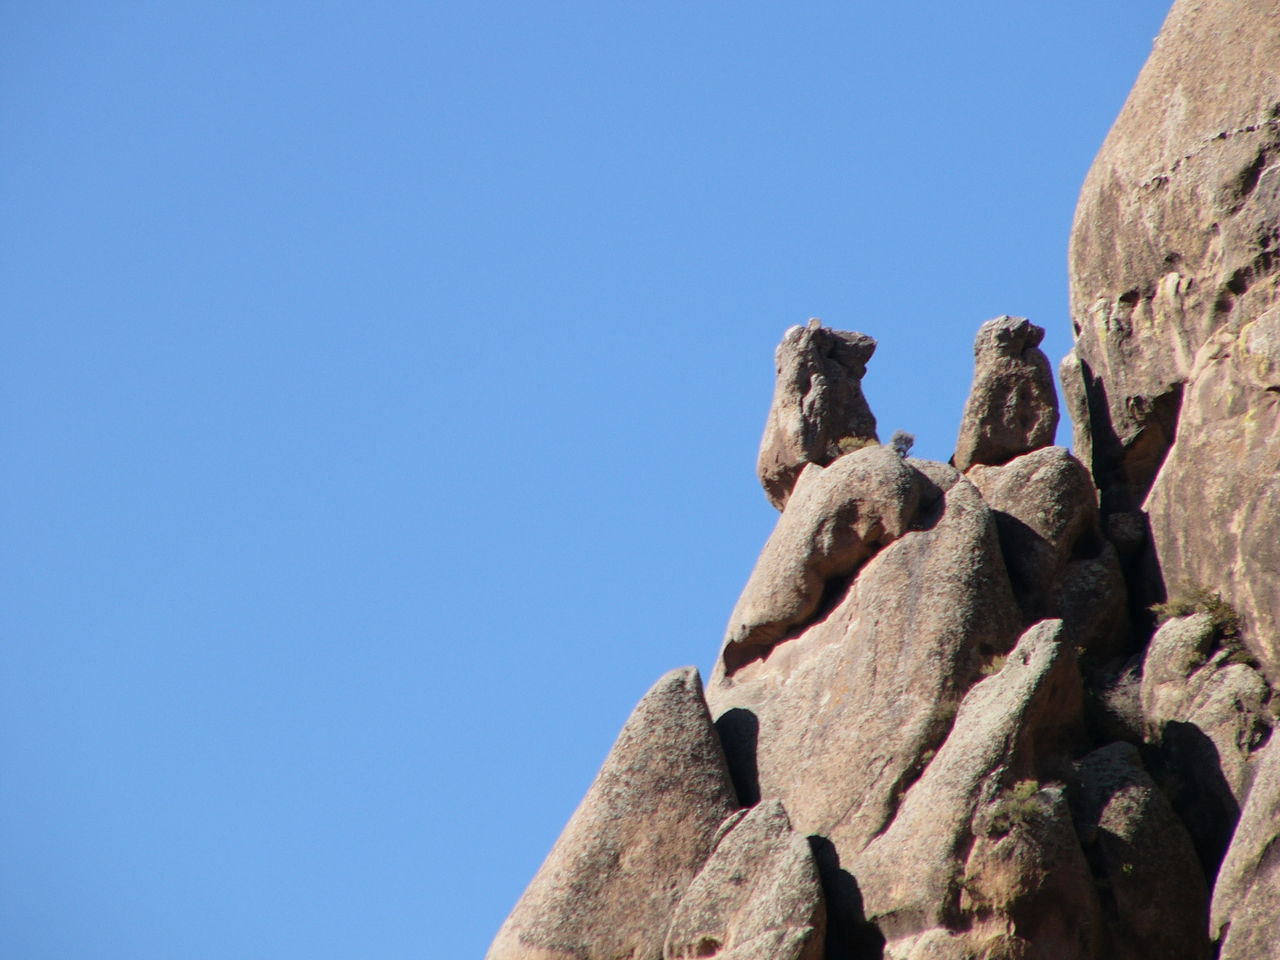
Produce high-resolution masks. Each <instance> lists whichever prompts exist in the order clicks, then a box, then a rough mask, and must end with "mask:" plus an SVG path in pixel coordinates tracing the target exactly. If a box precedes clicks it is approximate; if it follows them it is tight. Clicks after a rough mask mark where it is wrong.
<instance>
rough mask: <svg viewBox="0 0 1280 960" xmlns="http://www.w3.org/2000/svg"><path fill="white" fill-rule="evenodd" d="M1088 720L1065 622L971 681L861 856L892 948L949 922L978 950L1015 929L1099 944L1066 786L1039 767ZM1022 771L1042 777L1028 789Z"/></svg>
mask: <svg viewBox="0 0 1280 960" xmlns="http://www.w3.org/2000/svg"><path fill="white" fill-rule="evenodd" d="M1080 724H1081V685H1080V675H1079V673H1078V672H1077V670H1076V665H1075V656H1074V653H1073V652H1072V649H1071V646H1070V644H1069V643H1068V642H1067V635H1066V631H1065V629H1064V628H1063V624H1062V622H1061V621H1056V620H1046V621H1044V622H1042V623H1040V624H1038V625H1036V626H1035V627H1032V628H1031V629H1030V630H1029V631H1027V633H1026V634H1024V635H1023V636H1022V638H1021V639H1020V640H1019V641H1018V644H1017V646H1015V647H1014V648H1013V650H1012V652H1011V653H1010V654H1009V656H1008V659H1007V661H1006V662H1005V663H1004V665H1003V667H1002V668H1001V669H1000V670H998V671H997V672H996V673H994V674H993V675H992V676H990V677H987V678H986V679H984V680H981V681H980V682H979V683H977V684H976V685H975V686H974V687H973V688H972V689H971V690H970V691H969V692H968V694H967V695H966V696H965V698H964V700H963V702H962V703H961V704H960V708H959V712H958V713H957V715H956V718H955V723H954V725H953V726H952V728H951V731H950V733H949V734H948V736H947V738H946V741H945V743H943V744H942V746H941V747H940V748H939V749H938V751H937V755H936V756H935V757H934V758H933V759H932V761H931V762H930V763H929V764H928V765H927V767H926V768H925V769H924V771H923V773H922V774H921V775H920V778H919V779H918V780H917V781H915V783H913V784H912V785H911V786H910V787H908V788H907V790H906V791H905V793H904V795H903V797H902V800H901V804H900V806H899V808H898V810H897V812H896V816H895V817H894V819H893V822H892V824H890V826H889V827H888V829H886V830H885V831H884V832H883V833H881V834H879V835H878V836H877V837H875V839H873V840H872V841H871V843H870V844H869V845H868V846H867V847H866V848H865V849H864V850H863V851H862V852H860V853H858V854H856V855H855V856H854V857H853V858H852V868H851V869H852V871H853V873H854V875H855V876H856V877H857V878H858V882H859V884H860V886H861V888H862V891H863V897H864V901H865V909H866V913H867V917H868V918H869V919H870V920H872V921H873V922H875V923H876V924H877V925H878V926H879V928H880V930H881V932H882V933H883V934H884V936H885V937H886V938H887V939H888V944H887V953H888V955H889V956H891V957H898V956H902V957H906V956H909V955H911V954H912V952H913V951H914V950H915V948H916V946H917V942H918V940H919V938H920V937H921V936H922V935H924V934H925V933H927V932H928V931H931V930H936V929H939V928H942V929H951V930H952V931H953V936H952V937H951V939H952V940H955V938H956V937H960V939H962V940H963V941H964V943H965V946H966V949H967V950H968V951H971V953H970V954H966V955H973V956H980V955H981V956H985V955H987V954H986V953H985V952H984V951H987V950H988V948H990V947H991V946H992V944H991V941H993V940H997V939H998V940H1001V941H1003V940H1005V939H1006V938H1012V939H1013V940H1016V941H1019V942H1021V943H1022V944H1023V946H1024V947H1026V946H1028V945H1029V944H1031V943H1033V942H1034V943H1036V944H1037V949H1038V950H1040V951H1041V952H1042V954H1043V955H1055V952H1056V954H1057V955H1062V956H1073V957H1074V956H1081V957H1087V956H1091V955H1092V953H1093V943H1094V940H1095V938H1096V936H1097V924H1096V922H1091V920H1090V918H1091V917H1093V918H1095V919H1096V916H1097V913H1098V905H1097V898H1096V896H1095V895H1094V893H1093V886H1092V882H1091V879H1090V876H1089V871H1088V868H1087V866H1086V864H1085V861H1084V857H1083V855H1082V853H1081V852H1080V848H1079V844H1078V842H1077V841H1076V838H1075V834H1074V832H1073V831H1072V829H1071V819H1070V816H1069V814H1068V812H1067V809H1066V805H1065V803H1063V802H1062V798H1061V791H1060V790H1059V791H1056V792H1053V793H1049V792H1042V791H1041V790H1040V785H1039V781H1038V780H1037V779H1036V778H1038V777H1048V776H1051V775H1052V774H1053V773H1055V772H1059V773H1060V772H1062V771H1063V770H1065V769H1066V768H1067V758H1068V756H1069V751H1070V748H1071V745H1072V743H1073V742H1074V740H1075V737H1077V736H1078V735H1079V733H1080ZM1018 781H1024V782H1027V783H1029V784H1031V787H1032V788H1031V789H1028V791H1027V792H1028V796H1026V797H1022V798H1020V799H1017V800H1015V798H1014V796H1013V793H1014V790H1015V784H1016V783H1017V782H1018ZM1006 946H1009V944H1006Z"/></svg>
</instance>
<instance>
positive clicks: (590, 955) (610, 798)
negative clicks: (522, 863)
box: [487, 667, 738, 960]
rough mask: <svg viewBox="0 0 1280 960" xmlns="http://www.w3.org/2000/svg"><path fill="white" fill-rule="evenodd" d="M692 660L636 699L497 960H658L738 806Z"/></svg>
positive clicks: (494, 952) (505, 933)
mask: <svg viewBox="0 0 1280 960" xmlns="http://www.w3.org/2000/svg"><path fill="white" fill-rule="evenodd" d="M737 805H738V804H737V797H736V796H735V794H734V791H733V785H732V783H731V782H730V780H729V774H728V771H727V769H726V767H725V760H724V754H723V752H722V751H721V747H720V741H719V739H718V737H717V736H716V732H715V729H714V728H713V727H712V725H711V718H710V716H709V715H708V713H707V706H706V703H705V701H704V700H703V695H702V682H701V681H700V679H699V678H698V672H697V671H696V670H695V669H693V668H692V667H686V668H684V669H681V670H674V671H672V672H671V673H668V674H667V675H666V676H664V677H663V678H662V679H661V680H659V681H658V682H657V684H656V685H654V687H653V689H652V690H650V691H649V692H648V693H647V694H646V695H645V697H644V698H643V699H642V700H641V701H640V703H639V704H638V705H637V706H636V708H635V711H634V712H633V713H632V714H631V717H630V719H628V720H627V723H626V725H625V726H624V727H623V728H622V732H621V733H620V734H619V735H618V740H617V742H616V743H615V744H614V745H613V749H612V750H611V751H610V752H609V756H608V758H607V759H606V760H605V762H604V766H603V767H601V769H600V772H599V774H598V775H597V776H596V779H595V782H594V783H593V784H592V785H591V788H590V789H589V790H588V791H587V795H586V797H585V798H583V800H582V803H581V804H580V805H579V806H578V809H577V811H576V812H575V813H574V815H573V818H572V819H571V820H570V821H569V824H568V826H566V827H565V828H564V832H563V833H561V834H560V839H559V840H557V841H556V845H555V846H554V847H553V848H552V850H551V853H550V854H549V855H548V857H547V859H546V861H545V862H544V863H543V865H542V867H541V869H539V870H538V873H537V875H536V876H535V877H534V878H533V881H532V882H531V883H530V884H529V888H528V889H527V890H526V891H525V893H524V895H523V896H522V897H521V898H520V901H519V903H517V904H516V907H515V910H513V911H512V913H511V916H510V917H508V919H507V921H506V923H505V924H503V927H502V929H501V930H500V931H499V933H498V936H497V939H496V940H495V941H494V943H493V946H492V947H490V949H489V953H488V955H487V956H488V960H517V958H518V960H630V958H632V957H637V958H638V957H653V958H656V957H659V956H661V954H662V942H663V936H664V934H665V933H666V930H667V926H668V924H669V923H670V920H671V916H672V913H673V912H674V910H675V906H676V903H677V901H678V900H679V898H680V896H681V894H683V893H684V891H685V889H686V888H687V887H688V885H689V884H690V882H691V881H692V880H693V878H694V876H695V875H696V874H697V872H698V870H699V869H700V868H701V867H702V864H703V862H704V861H705V860H706V858H707V855H708V854H709V853H710V852H711V848H712V844H713V843H714V841H715V837H716V832H717V830H718V829H719V827H720V825H721V824H722V823H723V822H724V820H725V818H726V817H728V816H729V814H731V813H732V812H733V811H734V809H735V808H736V807H737Z"/></svg>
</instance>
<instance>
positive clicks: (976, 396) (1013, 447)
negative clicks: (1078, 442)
mask: <svg viewBox="0 0 1280 960" xmlns="http://www.w3.org/2000/svg"><path fill="white" fill-rule="evenodd" d="M1042 339H1044V329H1043V328H1042V327H1037V326H1036V325H1035V324H1034V323H1031V322H1030V321H1029V320H1027V319H1026V318H1025V317H1007V316H1006V317H996V319H994V320H988V321H987V322H986V323H984V324H983V325H982V327H981V329H979V330H978V336H977V339H976V340H975V341H974V344H973V354H974V373H973V386H972V387H970V389H969V399H968V401H967V402H966V403H965V407H964V415H963V417H962V418H961V420H960V436H959V438H958V439H957V440H956V452H955V456H954V457H952V463H954V464H955V466H956V468H957V469H959V470H961V471H967V470H968V469H969V468H970V467H971V466H973V465H974V464H975V463H986V464H1001V463H1007V462H1008V461H1009V460H1012V459H1013V458H1014V457H1016V456H1019V455H1021V454H1024V453H1029V452H1031V451H1032V450H1037V449H1039V448H1040V447H1046V446H1048V445H1049V444H1051V443H1053V439H1054V435H1055V433H1056V432H1057V429H1058V394H1057V391H1056V390H1055V389H1054V386H1053V371H1052V369H1051V368H1050V366H1049V359H1048V358H1047V357H1046V356H1045V355H1044V353H1043V352H1042V351H1041V350H1040V341H1041V340H1042Z"/></svg>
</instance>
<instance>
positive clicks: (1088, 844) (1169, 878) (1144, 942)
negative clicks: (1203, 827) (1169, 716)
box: [1073, 743, 1210, 960]
mask: <svg viewBox="0 0 1280 960" xmlns="http://www.w3.org/2000/svg"><path fill="white" fill-rule="evenodd" d="M1074 787H1075V789H1074V793H1073V806H1074V808H1075V814H1076V820H1077V824H1076V825H1077V829H1078V831H1079V833H1080V837H1081V840H1082V841H1083V843H1084V849H1085V854H1086V856H1087V857H1088V858H1089V861H1090V863H1091V865H1092V867H1093V870H1094V873H1095V875H1096V876H1097V878H1098V883H1099V886H1100V887H1101V888H1102V890H1103V891H1104V893H1105V896H1104V897H1103V901H1102V906H1103V917H1104V921H1105V926H1106V932H1107V940H1106V946H1105V948H1104V950H1103V955H1104V956H1106V957H1107V958H1109V960H1169V958H1170V957H1177V958H1179V960H1204V958H1207V957H1208V956H1209V955H1210V944H1209V937H1208V932H1207V931H1206V929H1205V923H1204V918H1205V915H1206V911H1207V909H1208V891H1207V889H1206V886H1205V879H1204V874H1203V873H1202V872H1201V869H1200V862H1199V860H1198V859H1197V857H1196V852H1195V849H1194V847H1193V846H1192V844H1191V838H1190V837H1189V836H1188V835H1187V831H1186V829H1185V828H1184V827H1183V825H1182V822H1181V821H1180V820H1179V819H1178V817H1177V815H1176V814H1175V813H1174V812H1173V810H1172V808H1171V807H1170V806H1169V802H1168V801H1167V800H1166V799H1165V797H1164V794H1162V793H1161V792H1160V790H1159V788H1158V787H1157V786H1156V784H1155V782H1154V781H1153V780H1152V779H1151V777H1150V776H1148V775H1147V773H1146V771H1145V770H1144V769H1143V767H1142V760H1141V758H1140V757H1139V754H1138V749H1137V748H1136V747H1134V746H1133V745H1132V744H1129V743H1113V744H1110V745H1109V746H1106V747H1102V748H1100V749H1098V750H1095V751H1093V752H1092V753H1090V754H1089V755H1088V756H1086V757H1085V758H1084V759H1083V760H1081V761H1080V763H1079V765H1078V767H1077V773H1076V783H1075V785H1074Z"/></svg>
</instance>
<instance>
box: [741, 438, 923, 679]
mask: <svg viewBox="0 0 1280 960" xmlns="http://www.w3.org/2000/svg"><path fill="white" fill-rule="evenodd" d="M927 484H928V480H927V479H926V478H925V477H924V476H923V475H921V474H919V473H918V472H916V471H915V470H913V469H912V468H911V467H910V466H908V465H907V464H906V463H905V462H904V461H903V459H902V457H900V456H898V455H897V454H896V453H894V452H893V451H892V450H890V449H888V448H887V447H880V446H875V447H868V448H866V449H863V450H857V451H855V452H853V453H849V454H846V455H844V456H842V457H840V458H839V459H838V460H836V461H835V462H834V463H833V464H831V466H829V467H827V468H825V469H824V468H822V467H819V466H816V465H813V464H810V465H809V466H807V467H806V468H805V470H804V472H803V473H802V474H801V475H800V480H799V482H798V483H797V484H796V489H795V492H794V493H793V494H792V496H791V499H790V501H789V503H788V504H787V508H786V510H785V511H784V512H783V514H782V517H781V518H780V519H779V520H778V525H777V527H776V528H775V529H774V532H773V534H772V536H770V537H769V541H768V543H766V544H765V547H764V551H763V552H762V553H761V554H760V559H759V560H758V561H757V562H756V566H755V569H754V570H753V571H752V573H751V578H750V579H749V580H748V581H747V586H746V589H745V590H744V591H743V592H742V597H741V598H740V599H739V600H738V603H737V606H735V607H734V610H733V614H732V615H731V616H730V617H729V627H728V630H727V632H726V634H725V662H726V664H727V665H728V666H730V668H734V667H736V666H737V665H738V664H739V663H741V662H743V661H744V660H746V659H751V658H754V657H758V656H763V655H764V654H765V653H766V652H767V651H768V648H769V647H771V646H772V645H773V644H775V643H777V642H778V640H779V639H781V638H782V637H783V636H784V635H786V634H787V633H788V631H790V630H792V628H794V627H797V626H800V625H803V624H804V623H806V622H808V621H809V620H810V619H811V618H812V617H813V615H814V613H815V612H816V611H817V610H818V608H819V605H820V603H821V600H822V595H823V591H824V590H825V589H826V587H827V584H828V583H830V582H831V581H833V580H836V579H838V578H841V577H847V576H849V575H850V574H851V573H853V571H854V570H856V569H857V568H858V567H859V566H860V565H861V564H862V563H864V562H865V561H866V560H867V558H869V557H870V556H872V555H873V554H874V553H875V552H876V551H878V550H879V549H881V548H882V547H883V546H885V545H886V544H888V543H891V542H892V541H893V540H895V539H896V538H898V537H900V536H902V534H904V533H905V532H906V531H907V529H908V528H909V527H910V525H911V522H912V520H913V519H914V518H915V515H916V511H917V509H918V508H919V505H920V498H921V490H922V488H923V487H924V486H925V485H927ZM936 498H937V497H936V495H935V497H934V499H936Z"/></svg>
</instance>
